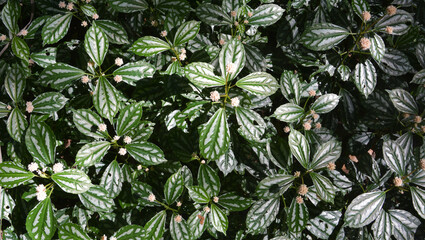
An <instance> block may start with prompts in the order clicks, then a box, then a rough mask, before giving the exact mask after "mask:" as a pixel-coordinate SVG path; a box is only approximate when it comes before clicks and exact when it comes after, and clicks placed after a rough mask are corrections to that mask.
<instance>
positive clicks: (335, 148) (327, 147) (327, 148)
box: [309, 140, 342, 170]
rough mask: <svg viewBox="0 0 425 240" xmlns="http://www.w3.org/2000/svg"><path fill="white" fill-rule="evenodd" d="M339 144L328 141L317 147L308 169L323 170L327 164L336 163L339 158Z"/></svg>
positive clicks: (340, 149)
mask: <svg viewBox="0 0 425 240" xmlns="http://www.w3.org/2000/svg"><path fill="white" fill-rule="evenodd" d="M341 152H342V147H341V143H340V142H338V141H336V140H330V141H328V142H326V143H324V144H322V145H320V146H319V148H318V149H317V151H316V153H315V154H314V156H313V160H312V161H311V163H310V166H309V169H315V170H316V169H320V168H325V167H326V166H327V165H328V163H330V162H336V160H338V159H339V157H340V156H341Z"/></svg>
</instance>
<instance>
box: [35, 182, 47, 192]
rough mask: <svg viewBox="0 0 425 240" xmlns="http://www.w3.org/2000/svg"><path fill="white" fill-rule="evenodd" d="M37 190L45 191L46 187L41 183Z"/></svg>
mask: <svg viewBox="0 0 425 240" xmlns="http://www.w3.org/2000/svg"><path fill="white" fill-rule="evenodd" d="M35 190H36V191H37V192H45V191H46V187H45V186H44V185H43V184H40V185H38V186H37V187H35Z"/></svg>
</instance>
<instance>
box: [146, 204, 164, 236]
mask: <svg viewBox="0 0 425 240" xmlns="http://www.w3.org/2000/svg"><path fill="white" fill-rule="evenodd" d="M166 217H167V212H166V211H165V210H163V211H161V212H158V213H157V214H156V215H155V216H153V217H152V218H151V220H149V222H147V223H146V225H145V228H144V230H145V238H144V239H151V240H159V239H161V237H162V235H163V234H164V231H165V220H166Z"/></svg>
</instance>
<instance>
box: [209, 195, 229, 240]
mask: <svg viewBox="0 0 425 240" xmlns="http://www.w3.org/2000/svg"><path fill="white" fill-rule="evenodd" d="M210 222H211V224H212V225H213V226H214V228H215V229H216V230H217V231H219V232H222V233H224V235H226V231H227V227H228V226H229V220H227V216H226V214H225V213H224V212H223V210H221V209H220V208H219V207H217V205H215V204H214V203H211V213H210Z"/></svg>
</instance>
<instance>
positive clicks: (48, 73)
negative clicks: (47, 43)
mask: <svg viewBox="0 0 425 240" xmlns="http://www.w3.org/2000/svg"><path fill="white" fill-rule="evenodd" d="M83 75H84V71H83V70H81V69H78V68H76V67H73V66H71V65H68V64H65V63H54V64H51V65H49V66H48V67H46V68H45V69H44V70H43V72H42V73H41V75H40V78H39V81H40V83H42V84H44V85H49V84H50V85H51V87H52V88H54V89H56V90H63V89H64V88H66V87H68V86H70V85H71V84H72V82H73V81H75V80H77V79H80V78H81V77H82V76H83Z"/></svg>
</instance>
